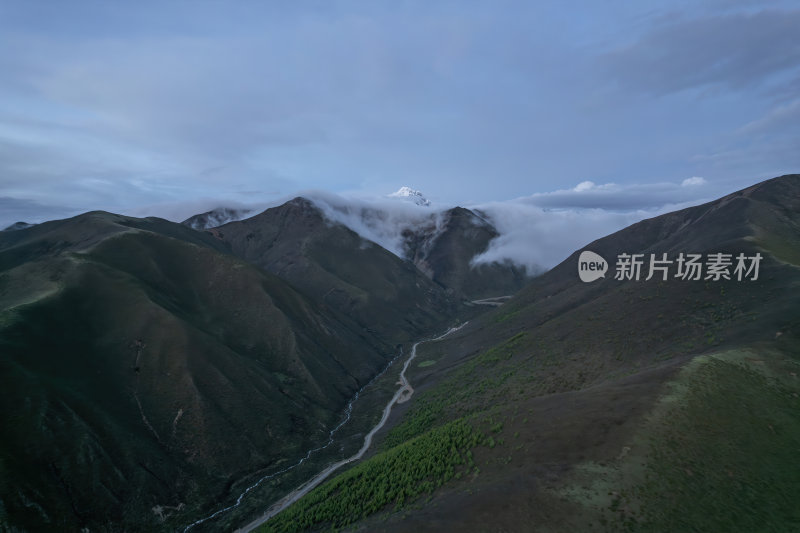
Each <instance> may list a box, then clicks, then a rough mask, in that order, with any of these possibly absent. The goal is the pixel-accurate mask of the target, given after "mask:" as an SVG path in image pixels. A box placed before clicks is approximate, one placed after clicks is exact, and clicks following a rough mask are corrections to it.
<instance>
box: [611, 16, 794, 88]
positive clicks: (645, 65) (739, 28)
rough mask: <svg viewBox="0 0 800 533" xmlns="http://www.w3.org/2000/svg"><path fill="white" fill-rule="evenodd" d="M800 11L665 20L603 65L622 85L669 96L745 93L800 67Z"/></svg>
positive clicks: (615, 52) (612, 53)
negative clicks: (720, 90) (716, 89)
mask: <svg viewBox="0 0 800 533" xmlns="http://www.w3.org/2000/svg"><path fill="white" fill-rule="evenodd" d="M798 27H800V10H786V11H779V10H760V11H757V12H733V13H730V12H728V13H724V14H721V15H720V14H715V15H705V16H695V17H691V18H690V17H685V16H675V15H673V16H670V17H666V16H665V17H662V18H661V20H660V23H658V24H656V25H655V26H654V27H653V28H652V29H651V30H650V31H647V32H646V33H644V35H642V36H641V37H640V38H639V39H637V40H636V41H635V42H633V43H630V44H628V45H625V46H622V47H618V48H617V49H616V50H613V51H610V52H607V53H604V54H602V55H601V56H600V58H599V61H600V63H601V65H602V68H603V69H605V71H606V73H607V74H608V75H609V76H611V77H612V78H613V79H615V80H616V81H617V82H618V83H620V84H624V85H628V86H630V87H635V88H637V89H639V90H641V91H645V92H650V93H655V94H667V93H671V92H675V91H681V90H684V89H689V88H699V87H703V86H710V85H718V86H722V87H724V88H727V89H733V90H743V89H745V88H747V87H751V86H759V85H763V84H765V83H767V82H768V81H770V80H771V79H773V78H774V77H775V76H777V75H780V74H786V73H791V72H797V70H798V65H800V39H798V34H797V28H798Z"/></svg>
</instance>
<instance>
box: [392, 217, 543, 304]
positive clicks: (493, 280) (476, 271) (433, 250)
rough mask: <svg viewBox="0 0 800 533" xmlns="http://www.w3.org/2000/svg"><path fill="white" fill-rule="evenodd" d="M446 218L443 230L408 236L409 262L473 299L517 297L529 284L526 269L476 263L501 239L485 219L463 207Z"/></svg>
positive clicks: (420, 232)
mask: <svg viewBox="0 0 800 533" xmlns="http://www.w3.org/2000/svg"><path fill="white" fill-rule="evenodd" d="M443 216H444V220H443V222H442V223H441V225H442V227H441V228H437V227H436V226H435V225H433V226H431V227H428V228H421V229H417V230H411V229H409V230H407V231H406V232H405V234H404V237H405V241H406V253H407V255H408V257H409V259H411V261H413V262H414V264H415V265H417V267H418V268H419V269H420V270H422V271H423V272H425V274H427V275H428V276H429V277H430V278H431V279H432V280H433V281H435V282H436V283H438V284H439V285H441V286H442V287H445V288H446V289H449V290H451V291H453V292H455V293H456V294H457V295H459V296H462V297H464V298H467V299H470V300H476V299H481V298H490V297H496V296H505V295H509V294H514V293H515V292H517V291H518V290H519V289H520V288H522V287H523V286H524V285H525V283H526V282H528V281H529V278H528V277H527V276H526V273H525V269H524V268H521V267H517V266H514V265H512V264H498V263H492V264H480V265H473V264H472V260H473V259H474V258H475V257H477V256H478V255H480V254H482V253H483V252H485V251H486V250H487V248H488V247H489V243H490V242H491V241H492V240H493V239H495V238H497V237H498V236H499V233H497V230H496V229H495V228H494V226H492V224H491V223H489V222H488V221H487V220H486V219H485V218H483V217H481V216H479V215H478V214H476V213H474V212H473V211H470V210H469V209H464V208H463V207H455V208H453V209H450V210H448V211H446V212H445V213H444V215H443Z"/></svg>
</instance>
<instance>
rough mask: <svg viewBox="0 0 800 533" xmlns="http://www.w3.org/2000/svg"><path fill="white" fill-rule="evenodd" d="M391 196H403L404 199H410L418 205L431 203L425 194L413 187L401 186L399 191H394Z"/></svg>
mask: <svg viewBox="0 0 800 533" xmlns="http://www.w3.org/2000/svg"><path fill="white" fill-rule="evenodd" d="M389 196H391V197H392V198H403V199H404V200H410V201H412V202H414V203H415V204H417V205H424V206H429V205H431V202H430V200H428V199H427V198H425V196H424V195H423V194H422V193H421V192H419V191H417V190H414V189H412V188H411V187H400V189H399V190H398V191H397V192H393V193H392V194H390V195H389Z"/></svg>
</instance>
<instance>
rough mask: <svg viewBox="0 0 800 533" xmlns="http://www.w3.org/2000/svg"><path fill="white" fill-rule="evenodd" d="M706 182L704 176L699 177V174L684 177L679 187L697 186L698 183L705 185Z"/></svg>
mask: <svg viewBox="0 0 800 533" xmlns="http://www.w3.org/2000/svg"><path fill="white" fill-rule="evenodd" d="M706 183H708V182H707V181H706V179H705V178H701V177H699V176H692V177H691V178H686V179H685V180H683V181H682V182H681V187H697V186H698V185H705V184H706Z"/></svg>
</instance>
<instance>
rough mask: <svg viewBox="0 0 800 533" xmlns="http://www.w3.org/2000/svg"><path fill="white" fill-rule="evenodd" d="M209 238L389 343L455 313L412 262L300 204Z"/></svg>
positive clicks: (446, 298)
mask: <svg viewBox="0 0 800 533" xmlns="http://www.w3.org/2000/svg"><path fill="white" fill-rule="evenodd" d="M212 233H213V234H214V235H217V236H218V237H219V238H220V239H221V240H222V241H223V242H225V243H226V244H228V245H229V246H230V249H231V250H232V251H233V253H235V254H237V255H238V256H240V257H242V258H244V259H245V260H247V261H249V262H251V263H253V264H255V265H258V266H260V267H262V268H264V269H265V270H267V271H268V272H272V273H273V274H275V275H277V276H279V277H281V278H282V279H284V280H286V281H288V282H289V283H290V284H292V285H293V286H294V287H296V288H297V289H298V290H299V291H301V292H303V293H304V294H305V295H307V296H308V297H309V298H311V299H313V300H314V301H316V302H318V303H320V304H321V305H324V306H326V307H328V308H331V309H334V310H336V311H337V312H340V313H342V314H344V315H346V316H348V317H350V318H352V319H353V321H354V322H355V324H357V325H358V327H360V328H361V329H362V330H363V331H365V332H370V333H374V334H375V335H377V336H378V337H380V338H381V339H384V340H385V341H386V342H388V343H390V344H397V343H401V342H407V341H408V340H409V339H413V338H416V337H419V336H422V335H426V334H428V333H430V332H431V331H433V330H435V329H437V328H441V327H442V326H443V325H444V324H446V323H447V322H449V321H450V320H452V317H453V315H454V314H456V313H458V312H460V311H461V306H460V303H459V302H458V301H457V299H455V298H453V297H451V296H449V295H448V294H447V293H446V291H445V290H444V289H443V288H442V287H441V286H439V285H438V284H436V283H434V282H433V281H431V280H430V279H428V277H426V276H425V275H424V274H422V272H420V271H419V270H418V269H417V268H416V267H415V266H414V265H413V264H412V263H410V262H408V261H403V260H402V259H400V258H398V257H397V256H395V255H394V254H392V253H391V252H388V251H387V250H385V249H383V248H381V247H380V246H378V245H376V244H374V243H372V242H370V241H367V240H364V239H362V238H361V237H360V236H359V235H358V234H356V233H355V232H353V231H351V230H350V229H348V228H347V227H345V226H343V225H341V224H338V223H334V222H330V221H328V220H327V219H326V218H325V217H324V215H323V214H322V212H321V211H320V210H319V209H318V208H317V207H316V206H314V205H313V203H311V202H310V201H309V200H306V199H304V198H295V199H294V200H292V201H290V202H287V203H286V204H284V205H282V206H280V207H276V208H272V209H268V210H266V211H264V212H263V213H261V214H259V215H256V216H254V217H252V218H249V219H246V220H242V221H238V222H231V223H229V224H226V225H224V226H221V227H219V228H216V229H214V230H212Z"/></svg>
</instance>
